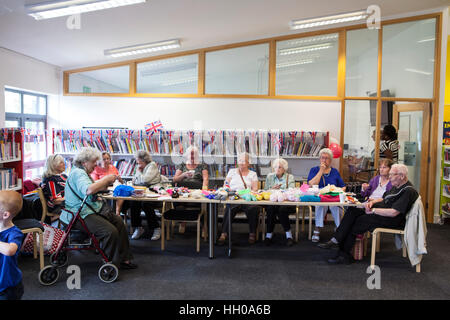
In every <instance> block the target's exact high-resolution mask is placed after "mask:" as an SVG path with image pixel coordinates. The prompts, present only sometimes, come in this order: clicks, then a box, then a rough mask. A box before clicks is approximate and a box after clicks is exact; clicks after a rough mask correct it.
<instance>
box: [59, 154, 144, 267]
mask: <svg viewBox="0 0 450 320" xmlns="http://www.w3.org/2000/svg"><path fill="white" fill-rule="evenodd" d="M100 159H101V153H100V151H98V150H97V149H94V148H90V147H87V148H82V149H81V150H80V151H79V153H78V154H77V155H76V156H75V159H74V166H73V167H72V169H71V170H70V174H69V177H68V178H67V182H66V187H65V208H66V209H68V210H70V211H71V212H77V211H78V210H79V209H80V207H81V203H82V201H83V199H84V197H85V196H86V195H87V196H89V197H88V199H87V200H86V204H85V205H84V207H83V208H82V210H81V217H82V218H83V219H84V222H85V224H86V226H87V227H88V229H89V231H90V232H92V233H93V234H94V235H95V237H96V238H97V239H99V241H100V245H101V246H102V249H103V250H104V251H105V254H106V256H107V257H108V259H110V260H111V261H113V262H114V263H118V264H119V266H120V268H121V269H135V268H136V267H137V266H136V265H135V264H134V263H132V262H131V259H132V254H131V252H130V243H129V240H128V234H127V230H126V228H125V225H124V223H123V221H122V219H121V218H120V217H118V216H117V215H116V214H115V213H114V212H113V209H112V208H111V207H110V206H109V205H108V204H107V203H106V201H103V200H102V199H100V198H98V197H97V196H96V195H95V194H96V193H98V192H99V191H102V190H106V188H107V187H108V186H109V185H110V184H112V183H113V182H114V181H115V180H116V179H117V176H116V175H114V174H110V175H107V176H105V177H103V178H101V179H100V180H98V181H95V182H94V181H93V180H92V177H91V176H90V174H91V173H92V171H93V170H94V168H95V166H96V165H97V161H99V160H100ZM60 220H61V222H62V223H64V224H66V225H67V224H69V223H70V221H71V220H72V214H70V213H69V212H66V211H65V210H64V209H63V210H62V212H61V216H60ZM75 227H76V228H81V224H80V222H79V221H77V222H76V223H75Z"/></svg>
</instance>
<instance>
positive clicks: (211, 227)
mask: <svg viewBox="0 0 450 320" xmlns="http://www.w3.org/2000/svg"><path fill="white" fill-rule="evenodd" d="M213 207H214V204H212V203H208V211H209V258H210V259H213V258H214V242H215V232H214V231H215V226H214V222H215V210H214V208H213Z"/></svg>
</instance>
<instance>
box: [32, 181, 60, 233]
mask: <svg viewBox="0 0 450 320" xmlns="http://www.w3.org/2000/svg"><path fill="white" fill-rule="evenodd" d="M36 190H37V193H38V195H39V199H40V200H41V204H42V217H41V222H45V218H46V217H50V219H51V221H52V222H53V221H55V220H58V229H60V228H61V221H60V220H59V214H54V213H50V212H48V207H47V200H46V199H45V197H44V192H43V191H42V188H37V189H36Z"/></svg>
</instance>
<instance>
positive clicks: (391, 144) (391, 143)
mask: <svg viewBox="0 0 450 320" xmlns="http://www.w3.org/2000/svg"><path fill="white" fill-rule="evenodd" d="M398 149H399V144H398V140H385V141H383V142H382V143H381V145H380V159H385V158H387V157H386V155H385V154H384V151H386V150H391V151H392V161H394V163H397V162H398Z"/></svg>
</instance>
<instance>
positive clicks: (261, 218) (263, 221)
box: [256, 206, 312, 242]
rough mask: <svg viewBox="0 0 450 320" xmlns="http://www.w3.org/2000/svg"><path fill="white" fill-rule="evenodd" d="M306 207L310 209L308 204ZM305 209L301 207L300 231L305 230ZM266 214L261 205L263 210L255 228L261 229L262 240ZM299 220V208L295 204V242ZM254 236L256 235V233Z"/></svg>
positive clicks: (298, 230) (264, 208) (264, 235)
mask: <svg viewBox="0 0 450 320" xmlns="http://www.w3.org/2000/svg"><path fill="white" fill-rule="evenodd" d="M308 207H309V209H310V210H312V209H311V207H310V206H308ZM305 210H306V207H303V220H302V232H303V231H305ZM266 216H267V213H266V207H265V206H263V210H262V212H261V215H260V220H261V221H260V222H259V223H258V229H257V230H259V229H262V230H261V234H262V240H263V241H264V240H265V239H266ZM290 217H291V215H289V219H290ZM299 220H300V208H299V207H298V206H296V208H295V242H298V236H299V233H300V223H299ZM256 237H258V235H257V236H256Z"/></svg>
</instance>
